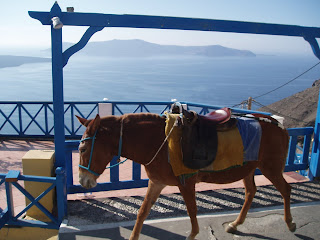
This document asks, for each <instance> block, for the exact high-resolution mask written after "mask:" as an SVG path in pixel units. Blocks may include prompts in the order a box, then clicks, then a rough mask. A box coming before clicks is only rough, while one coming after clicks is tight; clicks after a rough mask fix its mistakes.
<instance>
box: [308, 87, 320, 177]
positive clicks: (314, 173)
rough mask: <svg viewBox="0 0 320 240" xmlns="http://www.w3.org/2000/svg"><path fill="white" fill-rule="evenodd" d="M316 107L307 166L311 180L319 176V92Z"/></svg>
mask: <svg viewBox="0 0 320 240" xmlns="http://www.w3.org/2000/svg"><path fill="white" fill-rule="evenodd" d="M318 99H319V102H318V109H317V117H316V122H315V124H314V141H313V146H312V152H311V161H310V166H309V174H308V175H309V178H310V180H313V179H314V178H315V177H320V145H319V143H320V142H319V141H320V139H319V138H320V134H319V133H320V93H319V98H318Z"/></svg>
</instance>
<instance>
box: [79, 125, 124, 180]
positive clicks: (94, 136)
mask: <svg viewBox="0 0 320 240" xmlns="http://www.w3.org/2000/svg"><path fill="white" fill-rule="evenodd" d="M97 132H98V129H97V130H96V131H95V133H94V135H93V137H87V138H84V139H81V140H80V143H81V142H83V141H86V140H92V145H91V151H90V159H89V164H88V166H87V167H85V166H83V165H81V164H79V167H80V168H83V169H85V170H87V171H88V172H90V173H92V174H93V175H95V176H100V175H101V174H99V173H96V172H95V171H92V170H91V169H90V167H91V162H92V155H93V149H94V142H95V140H96V135H97ZM122 135H123V121H121V127H120V138H119V148H118V155H117V156H115V157H116V158H117V160H118V161H119V162H118V163H116V164H114V165H111V166H109V167H106V169H109V168H113V167H115V166H118V165H120V164H122V163H124V162H125V161H127V160H128V159H127V158H126V159H125V160H123V161H120V157H121V150H122ZM115 157H113V158H112V160H113V159H114V158H115ZM112 160H111V161H112Z"/></svg>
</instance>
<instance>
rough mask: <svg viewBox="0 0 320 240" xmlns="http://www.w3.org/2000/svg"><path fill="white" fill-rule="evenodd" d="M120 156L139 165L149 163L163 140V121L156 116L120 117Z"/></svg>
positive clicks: (132, 115) (131, 115)
mask: <svg viewBox="0 0 320 240" xmlns="http://www.w3.org/2000/svg"><path fill="white" fill-rule="evenodd" d="M122 124H123V129H122V134H123V135H122V152H121V156H123V157H126V158H128V159H131V160H133V161H134V162H137V163H140V164H143V165H145V164H147V163H149V162H150V161H151V160H152V158H153V157H154V155H155V154H156V152H157V151H158V149H159V147H160V145H161V144H162V142H163V141H164V139H165V133H164V130H165V120H164V119H163V118H162V117H160V116H159V115H156V114H129V115H124V116H123V117H122Z"/></svg>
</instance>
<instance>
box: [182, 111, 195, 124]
mask: <svg viewBox="0 0 320 240" xmlns="http://www.w3.org/2000/svg"><path fill="white" fill-rule="evenodd" d="M182 113H183V116H184V119H182V124H183V125H185V124H188V125H190V124H191V125H192V124H194V123H195V121H196V120H197V118H198V115H197V113H196V112H195V111H192V110H190V111H188V110H184V109H183V108H182Z"/></svg>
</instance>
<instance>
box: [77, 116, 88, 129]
mask: <svg viewBox="0 0 320 240" xmlns="http://www.w3.org/2000/svg"><path fill="white" fill-rule="evenodd" d="M76 118H78V121H79V122H80V123H81V124H82V125H83V126H85V127H86V126H87V125H88V120H87V119H85V118H82V117H79V116H77V115H76Z"/></svg>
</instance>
